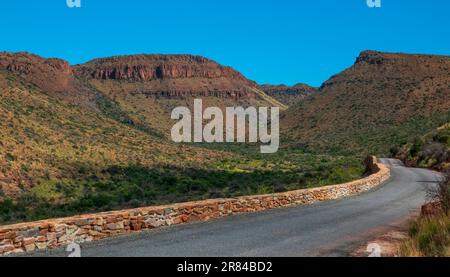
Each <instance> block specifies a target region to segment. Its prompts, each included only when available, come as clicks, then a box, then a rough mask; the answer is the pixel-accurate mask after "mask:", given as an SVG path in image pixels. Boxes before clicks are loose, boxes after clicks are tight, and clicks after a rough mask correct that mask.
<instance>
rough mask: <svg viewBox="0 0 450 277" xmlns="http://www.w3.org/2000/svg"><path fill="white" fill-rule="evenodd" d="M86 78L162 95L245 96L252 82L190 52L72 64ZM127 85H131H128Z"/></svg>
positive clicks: (114, 58)
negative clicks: (117, 83)
mask: <svg viewBox="0 0 450 277" xmlns="http://www.w3.org/2000/svg"><path fill="white" fill-rule="evenodd" d="M74 69H75V74H76V75H77V76H79V77H82V78H84V79H87V80H99V81H105V82H106V81H111V80H112V81H125V82H133V83H136V84H138V86H135V87H133V89H134V90H140V91H142V92H145V93H153V94H160V95H166V96H182V95H183V94H187V95H205V96H206V95H214V96H222V97H245V96H249V95H250V94H252V93H253V92H252V90H251V89H252V88H256V84H255V83H254V82H252V81H249V80H248V79H246V78H245V77H244V76H243V75H242V74H241V73H239V72H237V71H236V70H234V69H232V68H231V67H227V66H222V65H220V64H218V63H216V62H214V61H212V60H209V59H207V58H204V57H200V56H192V55H133V56H117V57H110V58H104V59H96V60H93V61H90V62H88V63H86V64H82V65H77V66H75V67H74ZM130 89H131V88H130Z"/></svg>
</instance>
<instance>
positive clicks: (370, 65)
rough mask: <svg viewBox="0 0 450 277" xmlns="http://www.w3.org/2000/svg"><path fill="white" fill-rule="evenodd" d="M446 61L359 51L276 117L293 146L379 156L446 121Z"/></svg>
mask: <svg viewBox="0 0 450 277" xmlns="http://www.w3.org/2000/svg"><path fill="white" fill-rule="evenodd" d="M449 114H450V57H447V56H431V55H409V54H390V53H380V52H375V51H365V52H363V53H361V55H360V56H359V57H358V58H357V60H356V63H355V64H354V65H353V66H352V67H350V68H348V69H347V70H345V71H343V72H341V73H339V74H337V75H335V76H333V77H332V78H331V79H329V80H328V81H327V82H325V83H324V84H323V85H322V86H321V88H320V89H319V92H317V93H314V94H313V95H311V96H309V97H307V98H306V99H304V100H303V101H301V102H299V103H297V104H296V105H293V106H292V107H290V109H289V110H288V111H287V112H286V113H285V114H284V116H283V117H282V119H281V122H282V127H283V133H284V135H285V136H286V137H288V138H289V140H290V142H291V143H292V144H294V145H299V146H302V147H305V146H306V147H307V148H308V149H310V150H313V151H326V152H328V153H330V152H331V153H341V154H355V153H358V154H362V155H364V154H367V153H371V154H379V153H381V154H385V153H388V152H389V149H390V148H391V146H393V145H399V144H401V143H405V142H407V141H409V140H412V139H413V138H414V137H416V136H418V135H423V134H425V133H427V132H429V131H431V130H433V129H435V128H437V127H438V126H441V125H443V124H444V123H446V122H449V121H450V120H449V118H450V117H449Z"/></svg>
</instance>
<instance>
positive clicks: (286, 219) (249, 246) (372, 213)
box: [32, 159, 440, 257]
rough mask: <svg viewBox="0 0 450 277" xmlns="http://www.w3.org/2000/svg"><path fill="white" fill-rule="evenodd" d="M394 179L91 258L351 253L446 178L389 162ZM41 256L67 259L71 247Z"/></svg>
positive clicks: (180, 229)
mask: <svg viewBox="0 0 450 277" xmlns="http://www.w3.org/2000/svg"><path fill="white" fill-rule="evenodd" d="M381 161H382V162H383V163H384V164H386V165H388V166H389V167H391V171H392V177H391V178H390V179H389V180H388V181H386V182H385V184H383V185H382V186H380V187H378V188H377V189H376V190H373V191H370V192H367V193H364V194H362V195H359V196H356V197H352V198H347V199H342V200H338V201H330V202H323V203H318V204H314V205H310V206H298V207H291V208H283V209H276V210H270V211H265V212H260V213H254V214H244V215H237V216H231V217H227V218H222V219H219V220H214V221H210V222H204V223H194V224H187V225H179V226H173V227H168V228H164V229H160V230H153V231H148V232H144V233H142V234H139V235H130V236H124V237H119V238H113V239H107V240H104V241H100V242H94V243H90V244H86V245H83V249H82V255H83V256H133V257H135V256H176V257H198V256H265V257H273V256H275V257H278V256H282V257H285V256H345V255H347V254H348V253H349V251H351V249H353V248H354V246H355V245H357V244H360V243H361V242H364V241H366V240H367V239H369V238H370V237H371V236H373V235H375V234H377V233H380V232H384V231H383V230H386V229H389V228H391V227H392V226H393V225H395V224H397V223H398V222H400V221H402V220H405V219H407V218H409V217H410V216H411V215H412V214H414V213H415V212H416V211H417V209H418V208H419V207H420V206H421V205H422V204H423V203H424V201H425V198H426V188H427V187H429V186H433V185H434V184H435V183H436V182H437V181H438V180H439V179H440V175H439V174H438V173H436V172H433V171H429V170H425V169H415V168H406V167H403V166H402V164H401V162H400V161H398V160H392V159H381ZM32 255H34V256H67V253H66V252H65V251H64V249H58V250H51V251H45V252H35V253H33V254H32Z"/></svg>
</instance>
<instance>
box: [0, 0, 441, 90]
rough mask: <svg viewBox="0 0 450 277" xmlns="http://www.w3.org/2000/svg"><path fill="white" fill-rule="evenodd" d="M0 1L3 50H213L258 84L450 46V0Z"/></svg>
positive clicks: (313, 79) (320, 77)
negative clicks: (363, 55) (378, 2)
mask: <svg viewBox="0 0 450 277" xmlns="http://www.w3.org/2000/svg"><path fill="white" fill-rule="evenodd" d="M81 4H82V7H81V8H73V9H70V8H68V7H67V5H66V0H33V1H31V0H2V1H1V3H0V51H14V52H16V51H28V52H33V53H35V54H38V55H42V56H44V57H59V58H63V59H66V60H68V61H69V62H70V63H72V64H76V63H82V62H85V61H88V60H90V59H92V58H96V57H105V56H111V55H122V54H137V53H162V54H182V53H183V54H184V53H186V54H196V55H202V56H206V57H208V58H210V59H213V60H215V61H217V62H219V63H222V64H224V65H229V66H232V67H234V68H235V69H237V70H239V71H240V72H242V73H243V74H244V75H245V76H246V77H248V78H250V79H252V80H255V81H257V82H258V83H272V84H279V83H284V84H290V85H292V84H295V83H297V82H305V83H309V84H312V85H315V86H318V85H320V84H321V83H322V82H323V81H325V80H326V79H328V78H329V77H330V76H331V75H333V74H336V73H338V72H339V71H341V70H343V69H345V68H346V67H348V66H350V65H351V64H352V63H353V62H354V60H355V58H356V56H357V55H358V54H359V52H360V51H362V50H365V49H373V50H380V51H389V52H407V53H427V54H442V55H450V1H448V0H382V7H381V8H374V9H370V8H368V7H367V5H366V0H81Z"/></svg>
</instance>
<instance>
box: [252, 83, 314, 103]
mask: <svg viewBox="0 0 450 277" xmlns="http://www.w3.org/2000/svg"><path fill="white" fill-rule="evenodd" d="M259 88H260V90H262V91H264V92H265V93H266V94H267V95H270V96H272V97H273V98H275V99H277V100H278V101H280V102H282V103H283V104H286V105H289V106H290V105H292V104H295V103H296V102H298V101H300V100H302V99H304V98H305V97H307V96H308V95H310V94H313V93H315V92H317V88H314V87H311V86H309V85H306V84H296V85H294V86H286V85H276V86H275V85H261V86H259Z"/></svg>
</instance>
